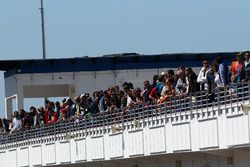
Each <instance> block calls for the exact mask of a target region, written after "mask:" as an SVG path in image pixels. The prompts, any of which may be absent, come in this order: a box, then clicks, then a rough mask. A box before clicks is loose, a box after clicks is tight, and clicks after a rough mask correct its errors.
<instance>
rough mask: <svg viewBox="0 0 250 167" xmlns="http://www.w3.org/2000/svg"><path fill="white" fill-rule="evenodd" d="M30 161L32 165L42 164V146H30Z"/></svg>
mask: <svg viewBox="0 0 250 167" xmlns="http://www.w3.org/2000/svg"><path fill="white" fill-rule="evenodd" d="M30 162H31V165H32V166H42V146H41V145H37V146H32V147H31V150H30Z"/></svg>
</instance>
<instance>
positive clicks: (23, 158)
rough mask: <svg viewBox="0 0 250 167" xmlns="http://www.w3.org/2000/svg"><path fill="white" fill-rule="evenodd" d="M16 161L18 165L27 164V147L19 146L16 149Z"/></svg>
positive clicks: (22, 166)
mask: <svg viewBox="0 0 250 167" xmlns="http://www.w3.org/2000/svg"><path fill="white" fill-rule="evenodd" d="M17 162H18V166H19V167H24V166H29V148H28V147H24V148H20V150H19V151H17Z"/></svg>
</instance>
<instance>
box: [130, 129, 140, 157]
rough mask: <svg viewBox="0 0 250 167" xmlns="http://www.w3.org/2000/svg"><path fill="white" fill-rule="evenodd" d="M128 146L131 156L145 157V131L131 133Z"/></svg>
mask: <svg viewBox="0 0 250 167" xmlns="http://www.w3.org/2000/svg"><path fill="white" fill-rule="evenodd" d="M126 145H127V147H128V152H129V156H137V155H143V154H144V143H143V130H134V131H129V133H128V140H127V141H126Z"/></svg>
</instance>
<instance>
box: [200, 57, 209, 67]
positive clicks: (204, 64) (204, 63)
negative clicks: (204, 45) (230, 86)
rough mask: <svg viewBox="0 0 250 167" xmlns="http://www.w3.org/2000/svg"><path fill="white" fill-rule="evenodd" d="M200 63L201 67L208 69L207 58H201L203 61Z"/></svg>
mask: <svg viewBox="0 0 250 167" xmlns="http://www.w3.org/2000/svg"><path fill="white" fill-rule="evenodd" d="M202 64H203V67H204V68H205V69H208V67H209V63H208V60H207V59H205V60H203V61H202Z"/></svg>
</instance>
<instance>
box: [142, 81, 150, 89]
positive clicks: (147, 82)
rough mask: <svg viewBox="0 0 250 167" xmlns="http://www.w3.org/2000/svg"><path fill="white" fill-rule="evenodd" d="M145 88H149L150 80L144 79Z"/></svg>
mask: <svg viewBox="0 0 250 167" xmlns="http://www.w3.org/2000/svg"><path fill="white" fill-rule="evenodd" d="M143 85H144V88H148V87H149V86H150V83H149V81H148V80H145V81H143Z"/></svg>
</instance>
